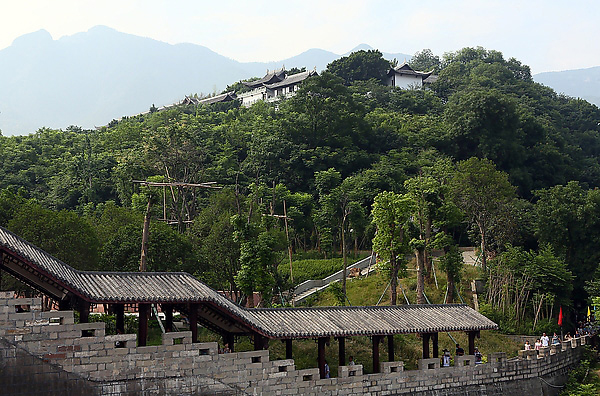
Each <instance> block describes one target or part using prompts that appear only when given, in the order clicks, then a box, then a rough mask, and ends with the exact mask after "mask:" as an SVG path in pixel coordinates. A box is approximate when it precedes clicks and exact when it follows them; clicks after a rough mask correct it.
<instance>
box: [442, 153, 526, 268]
mask: <svg viewBox="0 0 600 396" xmlns="http://www.w3.org/2000/svg"><path fill="white" fill-rule="evenodd" d="M451 186H452V194H453V198H454V201H455V203H456V205H457V206H458V207H459V208H460V209H461V210H462V211H463V212H464V213H465V216H466V218H467V219H468V221H469V222H470V223H471V224H473V225H475V226H476V227H477V231H478V233H479V240H480V248H481V264H482V267H483V270H484V271H486V269H487V256H488V249H487V247H488V245H487V242H488V238H489V235H488V234H489V231H490V229H491V228H492V227H493V226H494V224H495V223H496V222H498V221H499V220H500V219H501V216H506V214H507V212H506V210H507V208H508V207H509V204H510V202H511V201H512V200H513V199H514V198H515V188H514V187H513V186H512V185H511V184H510V181H509V180H508V175H507V174H506V173H504V172H501V171H498V170H496V166H495V165H494V163H493V162H492V161H490V160H487V159H479V158H476V157H472V158H469V159H468V160H465V161H461V162H459V163H458V169H457V171H456V173H455V174H454V177H453V178H452V182H451Z"/></svg>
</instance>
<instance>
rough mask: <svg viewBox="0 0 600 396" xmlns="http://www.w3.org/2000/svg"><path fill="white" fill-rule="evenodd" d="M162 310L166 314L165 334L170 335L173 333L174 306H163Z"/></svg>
mask: <svg viewBox="0 0 600 396" xmlns="http://www.w3.org/2000/svg"><path fill="white" fill-rule="evenodd" d="M160 308H161V309H162V311H163V312H164V314H165V332H167V333H169V332H171V331H173V305H171V304H162V305H161V307H160Z"/></svg>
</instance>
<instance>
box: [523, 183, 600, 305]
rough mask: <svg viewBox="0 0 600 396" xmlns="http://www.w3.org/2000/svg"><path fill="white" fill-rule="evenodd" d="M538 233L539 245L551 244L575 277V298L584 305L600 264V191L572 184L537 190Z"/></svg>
mask: <svg viewBox="0 0 600 396" xmlns="http://www.w3.org/2000/svg"><path fill="white" fill-rule="evenodd" d="M536 196H537V197H538V201H537V202H536V204H535V223H534V226H535V233H536V236H537V238H538V240H539V242H540V243H542V244H549V245H550V246H552V248H553V249H554V252H556V254H557V255H558V256H559V257H561V258H563V259H564V260H565V261H566V262H567V264H568V268H569V269H570V270H571V271H572V272H573V274H574V275H575V279H574V293H573V295H574V297H575V299H576V301H577V302H578V303H579V304H582V302H583V300H584V299H585V297H586V294H585V292H584V290H583V286H584V284H585V282H586V281H589V280H591V279H592V277H593V274H594V271H595V270H596V267H597V266H598V262H600V254H599V253H598V251H597V249H596V246H597V244H598V243H600V233H599V232H598V230H599V228H598V227H600V190H587V191H586V190H585V189H584V188H583V187H582V186H581V185H580V184H579V183H577V182H576V181H572V182H569V183H567V184H566V185H564V186H555V187H552V188H549V189H546V190H539V191H536Z"/></svg>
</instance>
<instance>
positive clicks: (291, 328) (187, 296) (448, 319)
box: [0, 227, 498, 338]
mask: <svg viewBox="0 0 600 396" xmlns="http://www.w3.org/2000/svg"><path fill="white" fill-rule="evenodd" d="M0 251H2V252H4V253H7V254H8V255H9V256H12V257H13V258H14V259H16V260H19V261H20V262H22V263H24V264H23V265H27V266H30V267H34V268H35V269H37V270H39V271H40V272H43V273H45V274H46V275H48V276H49V277H51V278H53V279H54V280H55V281H56V282H57V283H60V284H61V286H62V287H64V288H66V289H68V290H71V292H73V293H76V294H78V295H79V296H80V297H81V298H84V299H86V300H88V301H90V302H95V303H123V302H129V303H140V302H145V303H148V302H154V303H205V304H208V305H209V306H211V307H213V308H214V309H215V310H216V311H218V312H220V315H226V316H229V319H230V320H233V321H235V322H237V323H241V324H242V327H241V328H244V329H246V330H245V331H246V332H250V331H257V332H259V333H261V334H263V335H264V336H267V337H269V338H315V337H330V336H333V337H336V336H356V335H386V334H401V333H424V332H425V333H427V332H441V331H473V330H489V329H496V328H497V327H498V326H497V325H496V324H495V323H494V322H492V321H491V320H489V319H488V318H486V317H485V316H483V315H481V314H480V313H479V312H476V311H475V310H473V309H472V308H470V307H468V306H467V305H453V304H446V305H398V306H386V307H315V308H277V309H246V308H242V307H240V306H239V305H237V304H235V303H234V302H233V301H231V300H229V299H228V298H226V297H224V296H223V295H221V294H220V293H219V292H217V291H216V290H213V289H212V288H210V287H208V286H207V285H206V284H204V283H202V282H201V281H199V280H198V279H196V278H194V277H193V276H191V275H190V274H187V273H179V272H84V271H78V270H76V269H74V268H72V267H70V266H68V265H67V264H65V263H63V262H62V261H60V260H58V259H56V258H54V257H52V256H51V255H50V254H48V253H46V252H44V251H43V250H41V249H39V248H37V247H35V246H33V245H32V244H30V243H28V242H26V241H25V240H23V239H21V238H19V237H18V236H16V235H15V234H13V233H12V232H10V231H8V230H6V229H4V228H2V227H0Z"/></svg>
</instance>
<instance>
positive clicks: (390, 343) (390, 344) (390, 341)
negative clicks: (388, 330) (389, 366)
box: [387, 334, 394, 362]
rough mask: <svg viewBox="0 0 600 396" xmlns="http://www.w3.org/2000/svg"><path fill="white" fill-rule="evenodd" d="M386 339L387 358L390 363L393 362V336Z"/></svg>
mask: <svg viewBox="0 0 600 396" xmlns="http://www.w3.org/2000/svg"><path fill="white" fill-rule="evenodd" d="M387 339H388V358H389V360H388V361H390V362H393V361H394V335H393V334H390V335H389V336H387Z"/></svg>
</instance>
